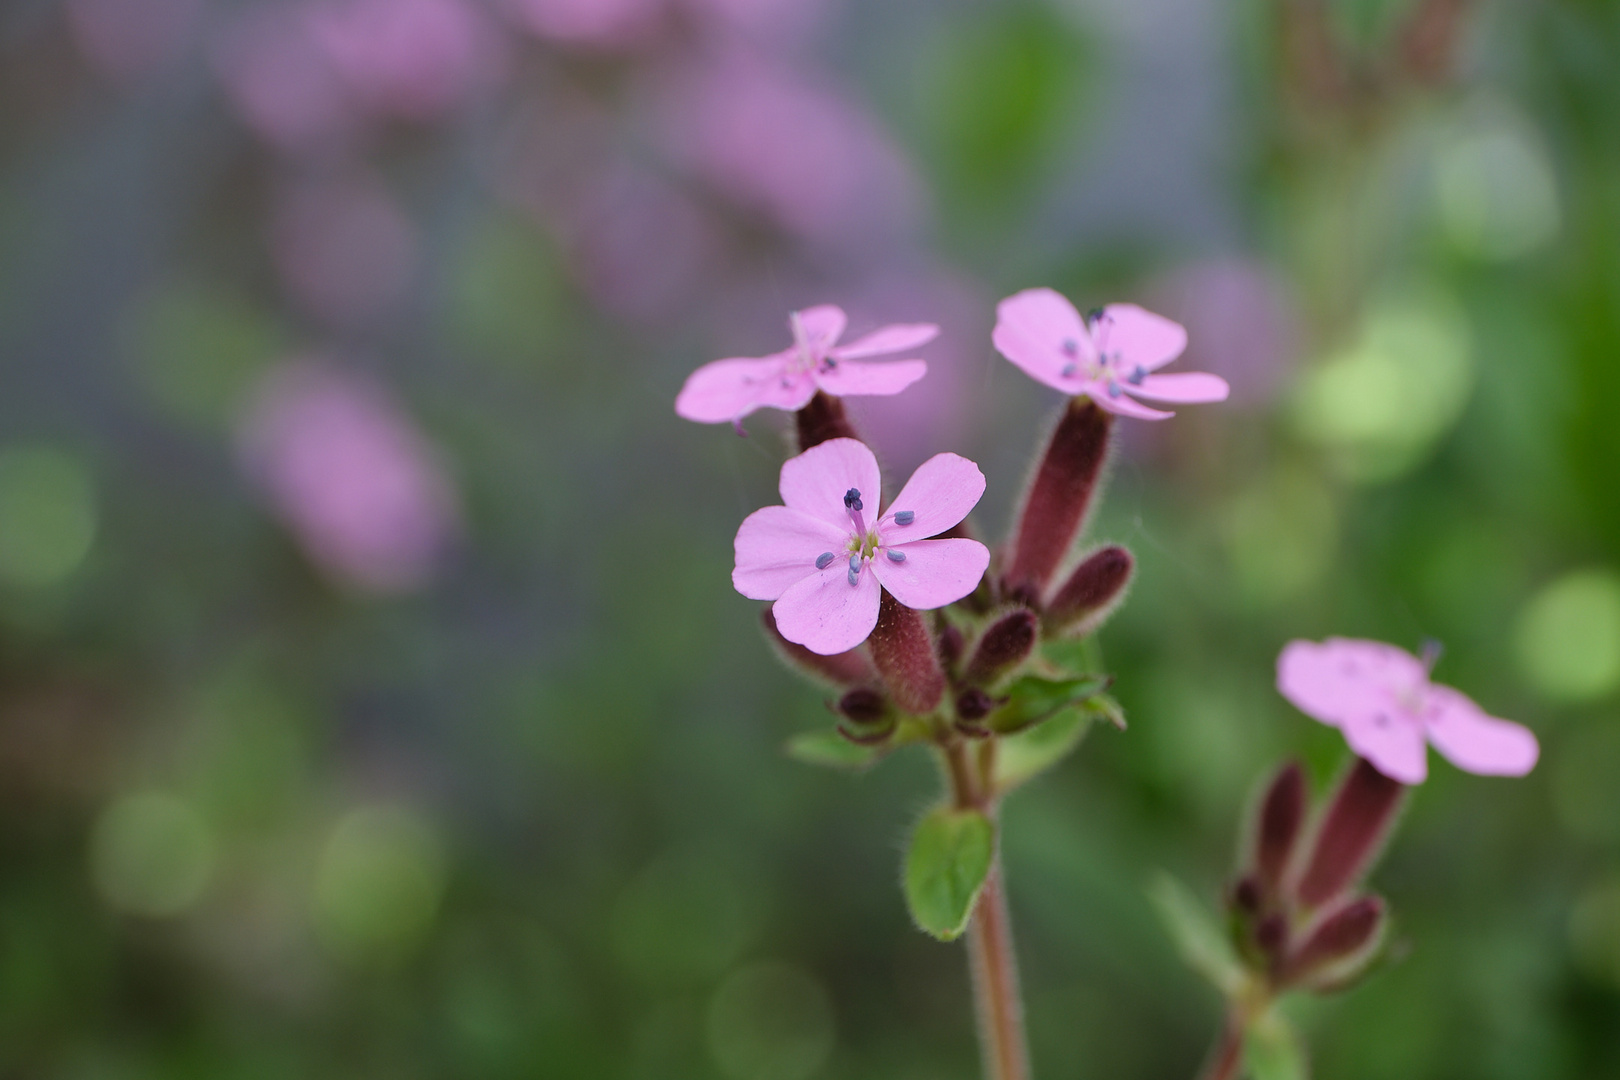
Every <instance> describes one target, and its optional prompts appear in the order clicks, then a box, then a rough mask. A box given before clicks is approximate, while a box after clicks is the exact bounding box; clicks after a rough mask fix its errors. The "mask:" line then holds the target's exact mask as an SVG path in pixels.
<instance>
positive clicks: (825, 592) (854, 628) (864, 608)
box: [771, 443, 881, 656]
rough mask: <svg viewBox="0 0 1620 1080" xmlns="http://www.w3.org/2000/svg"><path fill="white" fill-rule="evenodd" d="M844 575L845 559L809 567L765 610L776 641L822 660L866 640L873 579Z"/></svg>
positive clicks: (873, 614) (873, 607)
mask: <svg viewBox="0 0 1620 1080" xmlns="http://www.w3.org/2000/svg"><path fill="white" fill-rule="evenodd" d="M821 445H823V446H825V445H827V444H826V443H822V444H821ZM848 575H849V564H848V560H847V559H839V560H835V561H834V562H833V563H832V565H830V566H828V567H827V568H826V569H825V570H816V569H815V567H811V569H810V574H809V576H808V577H806V578H804V579H803V580H802V581H800V582H798V583H797V584H795V585H793V586H792V587H790V588H789V589H788V590H787V591H786V592H784V593H783V594H782V596H781V598H780V599H779V600H777V601H776V606H775V607H773V608H771V614H772V615H774V616H775V617H776V628H777V629H778V630H780V631H781V632H782V636H783V637H785V638H787V639H788V640H789V641H792V642H795V643H797V644H799V645H803V646H804V647H805V648H807V649H809V650H810V651H811V652H813V653H820V654H821V655H822V656H834V655H836V654H838V653H841V652H848V651H849V650H850V649H853V648H854V647H855V646H857V645H859V644H860V643H861V642H863V641H865V640H866V639H867V638H868V637H870V636H871V634H872V628H873V627H874V626H876V625H877V620H878V594H879V592H880V591H881V590H880V589H879V588H878V582H877V578H876V577H874V576H873V575H872V574H870V573H866V572H862V573H861V575H860V576H859V577H858V578H856V581H855V584H853V585H851V584H850V583H849V576H848Z"/></svg>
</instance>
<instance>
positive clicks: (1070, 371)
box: [1063, 364, 1080, 379]
mask: <svg viewBox="0 0 1620 1080" xmlns="http://www.w3.org/2000/svg"><path fill="white" fill-rule="evenodd" d="M1079 371H1080V365H1078V364H1064V365H1063V377H1064V378H1065V379H1072V378H1074V377H1075V375H1076V374H1077V373H1078V372H1079Z"/></svg>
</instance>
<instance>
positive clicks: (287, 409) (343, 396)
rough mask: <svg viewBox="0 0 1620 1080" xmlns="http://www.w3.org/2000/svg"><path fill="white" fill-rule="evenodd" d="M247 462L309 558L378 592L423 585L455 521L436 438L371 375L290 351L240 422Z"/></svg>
mask: <svg viewBox="0 0 1620 1080" xmlns="http://www.w3.org/2000/svg"><path fill="white" fill-rule="evenodd" d="M239 436H240V438H239V446H240V451H241V456H242V462H243V467H244V469H245V470H246V472H247V473H248V475H249V476H250V477H252V478H253V480H254V481H255V482H257V483H258V484H259V485H260V486H261V487H262V488H263V490H264V492H265V494H266V495H267V496H268V497H269V500H270V502H271V505H272V506H273V508H274V509H275V512H276V513H277V514H278V515H279V516H280V517H281V519H282V520H283V521H284V522H285V523H286V525H287V527H288V528H289V529H291V530H292V532H293V534H294V535H295V536H296V537H297V538H298V541H299V543H300V545H301V546H302V547H303V548H304V551H305V553H306V554H307V555H308V556H309V558H310V559H311V560H312V561H313V562H314V563H315V564H316V565H317V566H319V567H320V568H321V569H322V570H323V571H325V572H326V573H327V574H329V575H331V576H332V577H333V578H335V579H337V580H339V581H341V582H344V583H346V584H349V585H353V586H356V587H359V588H361V589H366V590H369V591H374V592H401V591H406V590H409V589H412V588H415V587H418V586H420V585H421V584H423V583H424V582H425V581H426V580H427V579H428V578H429V576H430V575H431V574H432V572H433V570H434V568H435V564H436V563H437V561H438V559H439V556H440V555H441V554H442V553H443V551H444V549H445V548H446V546H447V545H448V543H449V541H450V540H451V538H452V537H453V536H454V534H455V533H456V531H457V517H458V515H457V510H456V499H455V494H454V491H453V490H452V488H451V486H450V483H449V480H448V479H447V477H446V476H445V474H444V471H443V468H442V467H441V465H440V463H439V461H438V458H437V455H436V454H435V452H434V450H433V448H432V447H431V446H430V445H429V444H428V443H427V441H426V440H425V439H424V438H423V436H422V435H421V433H420V432H419V431H418V430H417V429H416V427H415V425H414V424H413V423H412V422H411V420H410V419H409V418H408V417H407V416H406V415H405V414H404V413H403V412H402V411H401V409H400V407H399V406H398V404H397V403H396V402H395V401H394V399H393V397H392V396H391V395H390V394H389V393H388V391H387V390H386V389H385V388H384V387H383V386H381V385H380V384H378V383H377V382H375V381H373V380H371V379H369V378H366V377H364V376H361V375H356V374H353V373H350V372H345V371H342V370H339V369H337V368H335V367H332V366H330V365H328V364H326V363H324V362H321V361H315V360H297V361H293V362H290V363H287V364H284V365H282V366H281V367H278V368H277V369H275V370H274V371H272V372H271V373H270V374H269V375H268V376H267V377H266V378H265V379H264V380H263V382H262V383H261V384H260V386H259V387H258V390H257V392H256V393H255V394H254V397H253V400H252V402H251V404H250V407H249V409H248V410H247V413H246V414H245V416H244V418H243V422H242V425H241V428H240V431H239Z"/></svg>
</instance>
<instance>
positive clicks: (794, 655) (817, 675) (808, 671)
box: [760, 608, 877, 687]
mask: <svg viewBox="0 0 1620 1080" xmlns="http://www.w3.org/2000/svg"><path fill="white" fill-rule="evenodd" d="M760 621H761V622H763V623H764V624H765V636H766V637H767V638H769V639H770V641H771V644H772V645H773V646H775V648H776V653H777V655H778V656H780V657H781V658H782V659H783V660H784V661H785V662H786V663H787V664H788V666H789V667H792V668H794V669H796V670H798V671H799V672H800V673H802V674H805V675H808V676H810V677H811V678H812V679H815V680H817V681H819V682H824V683H831V684H832V685H833V686H837V687H845V686H858V685H860V684H862V683H872V682H876V681H877V672H876V671H875V670H873V668H872V664H871V662H870V661H869V660H867V659H866V657H865V656H864V655H863V654H862V653H861V651H860V650H859V649H851V650H850V651H849V652H842V653H834V654H833V655H832V656H822V655H821V654H820V653H813V652H811V651H810V650H809V649H807V648H805V647H804V646H803V645H798V644H795V643H794V642H791V641H789V640H788V639H787V638H785V637H783V636H782V632H781V631H780V630H778V629H777V628H776V617H775V616H774V615H772V614H771V609H770V608H766V609H765V610H764V611H762V612H760Z"/></svg>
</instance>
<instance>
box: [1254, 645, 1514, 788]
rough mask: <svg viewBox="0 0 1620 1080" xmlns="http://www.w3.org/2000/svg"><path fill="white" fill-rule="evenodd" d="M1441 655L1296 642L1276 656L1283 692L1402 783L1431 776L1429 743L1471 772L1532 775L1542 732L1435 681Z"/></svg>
mask: <svg viewBox="0 0 1620 1080" xmlns="http://www.w3.org/2000/svg"><path fill="white" fill-rule="evenodd" d="M1438 653H1439V650H1438V648H1432V647H1431V648H1429V649H1425V650H1424V657H1423V659H1421V660H1420V659H1418V658H1417V657H1415V656H1413V655H1412V654H1411V653H1409V652H1406V651H1405V650H1404V649H1398V648H1396V647H1395V646H1393V645H1385V644H1384V643H1383V642H1380V641H1358V640H1354V639H1351V638H1328V639H1327V640H1326V641H1324V642H1322V643H1321V644H1317V643H1316V642H1314V641H1291V642H1289V643H1288V645H1287V647H1286V648H1284V649H1283V651H1282V654H1281V655H1280V656H1278V657H1277V689H1278V690H1279V691H1280V692H1281V693H1282V695H1283V697H1285V698H1287V699H1288V700H1289V701H1291V702H1293V703H1294V705H1296V706H1297V707H1298V708H1299V709H1300V710H1301V711H1302V712H1304V713H1305V714H1307V715H1308V716H1312V717H1314V718H1316V719H1317V720H1320V721H1322V722H1323V723H1324V724H1331V725H1333V726H1334V727H1336V728H1338V729H1339V730H1340V731H1342V732H1344V737H1345V740H1346V741H1347V742H1348V743H1349V744H1350V748H1351V749H1352V750H1354V751H1355V752H1356V753H1357V754H1360V755H1361V756H1362V757H1364V758H1366V759H1367V760H1368V761H1370V762H1371V763H1372V764H1373V765H1374V766H1376V767H1377V769H1378V771H1379V772H1381V773H1383V774H1384V775H1385V776H1387V777H1389V778H1390V779H1391V780H1398V781H1400V782H1401V783H1403V784H1421V783H1422V782H1423V780H1424V779H1425V778H1426V777H1427V776H1428V771H1429V770H1428V754H1427V752H1426V750H1425V743H1426V742H1427V743H1433V744H1434V748H1435V749H1436V750H1438V751H1440V753H1441V755H1442V756H1443V757H1445V758H1446V759H1447V760H1448V761H1450V762H1451V763H1452V764H1453V765H1455V766H1457V767H1458V768H1459V769H1463V770H1465V771H1467V772H1471V773H1478V774H1480V775H1482V776H1523V775H1524V774H1525V773H1527V772H1529V771H1530V770H1531V768H1533V767H1534V766H1535V764H1536V758H1537V757H1538V756H1539V754H1540V748H1539V747H1538V746H1537V744H1536V737H1535V736H1534V735H1532V734H1531V733H1530V732H1529V730H1528V729H1526V728H1524V727H1523V726H1521V725H1519V724H1515V723H1513V722H1512V721H1510V720H1498V719H1496V718H1495V717H1493V716H1489V715H1487V714H1486V713H1485V711H1484V710H1483V709H1481V708H1480V707H1479V706H1478V705H1475V704H1474V703H1473V701H1471V700H1470V699H1469V698H1468V697H1467V695H1465V694H1462V693H1460V692H1459V691H1456V690H1453V689H1452V688H1451V687H1449V686H1440V685H1438V684H1436V683H1431V682H1430V681H1429V671H1430V669H1431V668H1432V667H1433V664H1434V660H1435V659H1436V658H1437V656H1438Z"/></svg>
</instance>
